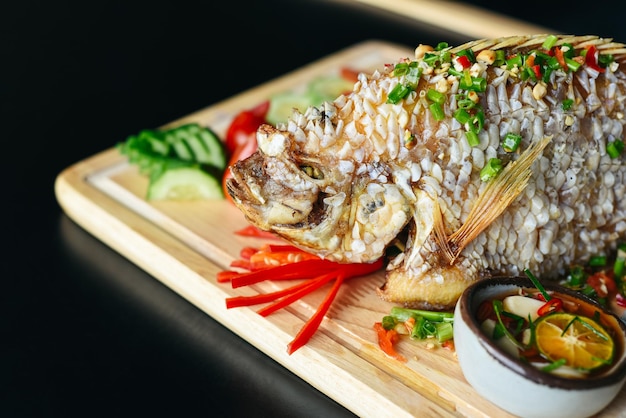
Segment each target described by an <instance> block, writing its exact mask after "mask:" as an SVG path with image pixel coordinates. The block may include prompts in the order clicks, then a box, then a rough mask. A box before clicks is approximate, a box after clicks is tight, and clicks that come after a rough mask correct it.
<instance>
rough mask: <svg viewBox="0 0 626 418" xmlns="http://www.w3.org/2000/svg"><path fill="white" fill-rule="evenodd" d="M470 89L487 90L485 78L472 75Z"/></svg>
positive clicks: (480, 91)
mask: <svg viewBox="0 0 626 418" xmlns="http://www.w3.org/2000/svg"><path fill="white" fill-rule="evenodd" d="M470 90H474V91H477V92H479V93H482V92H484V91H485V90H487V79H486V78H484V77H474V78H472V87H471V88H470Z"/></svg>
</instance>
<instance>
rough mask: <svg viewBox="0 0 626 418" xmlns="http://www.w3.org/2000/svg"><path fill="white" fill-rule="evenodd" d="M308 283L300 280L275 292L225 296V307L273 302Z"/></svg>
mask: <svg viewBox="0 0 626 418" xmlns="http://www.w3.org/2000/svg"><path fill="white" fill-rule="evenodd" d="M309 285H310V283H309V282H302V283H299V284H297V285H294V286H291V287H288V288H286V289H283V290H277V291H275V292H270V293H262V294H258V295H253V296H233V297H230V298H226V308H227V309H230V308H239V307H241V306H251V305H258V304H260V303H267V302H273V301H275V300H276V299H278V298H281V297H283V296H285V295H289V294H293V293H295V292H297V291H298V290H300V289H302V288H303V287H307V286H309Z"/></svg>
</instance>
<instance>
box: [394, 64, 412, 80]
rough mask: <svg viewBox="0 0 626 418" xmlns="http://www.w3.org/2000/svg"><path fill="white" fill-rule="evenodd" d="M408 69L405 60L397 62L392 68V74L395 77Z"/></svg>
mask: <svg viewBox="0 0 626 418" xmlns="http://www.w3.org/2000/svg"><path fill="white" fill-rule="evenodd" d="M408 71H409V64H408V63H406V62H399V63H397V64H396V66H395V67H394V68H393V75H394V76H396V77H400V76H401V75H404V74H406V73H407V72H408Z"/></svg>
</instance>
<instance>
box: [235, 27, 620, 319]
mask: <svg viewBox="0 0 626 418" xmlns="http://www.w3.org/2000/svg"><path fill="white" fill-rule="evenodd" d="M551 38H552V37H551V36H549V35H534V36H513V37H505V38H498V39H492V40H488V39H482V40H476V41H472V42H468V43H466V44H464V45H460V46H457V47H452V48H446V47H444V48H442V49H441V50H436V49H434V48H432V47H428V46H424V45H420V46H418V48H416V57H415V58H411V59H409V58H406V57H399V59H398V62H397V63H394V64H396V65H395V66H394V65H386V66H385V67H384V68H381V69H379V70H377V71H374V72H373V73H372V74H369V75H368V74H360V75H359V78H358V81H357V82H356V84H355V85H354V89H353V91H352V92H351V93H349V94H345V95H341V96H340V97H338V98H337V99H336V100H334V101H333V102H332V103H330V102H327V103H324V104H323V105H322V106H320V107H319V108H315V107H312V108H309V109H307V110H306V111H305V112H304V113H301V112H298V111H294V114H293V115H292V117H291V118H290V119H289V120H288V121H287V122H286V123H284V124H279V125H277V126H275V127H274V126H270V125H263V126H261V127H260V128H259V131H258V132H257V141H258V144H259V149H258V151H257V152H256V153H255V154H253V155H252V156H251V157H249V158H248V159H246V160H243V161H240V162H238V163H236V164H235V165H233V166H232V167H231V171H232V173H233V178H232V179H231V180H230V181H229V182H228V190H229V193H230V195H231V196H232V197H233V200H234V202H235V204H236V205H237V207H238V208H239V209H240V210H241V211H242V212H243V213H244V215H245V216H246V218H247V219H248V220H249V221H250V222H251V223H252V224H254V225H256V226H257V227H259V228H261V229H263V230H267V231H272V232H274V233H275V234H276V235H278V236H280V237H282V238H284V239H286V240H288V241H289V242H291V243H293V244H294V245H296V246H298V247H300V248H302V249H304V250H306V251H310V252H312V253H315V254H317V255H319V256H321V257H324V258H328V259H331V260H334V261H338V262H345V263H366V262H373V261H375V260H377V259H379V258H380V257H384V256H385V255H386V252H387V249H388V248H389V246H390V245H392V243H395V242H396V241H397V239H398V238H402V239H404V240H405V242H404V243H403V245H401V246H400V250H402V251H401V252H400V254H398V255H395V254H394V256H393V258H390V260H389V262H388V264H387V268H386V279H385V280H386V281H385V283H384V284H383V285H382V286H381V288H380V289H378V294H379V296H380V297H381V298H383V299H385V300H387V301H390V302H394V303H399V304H402V305H404V306H409V307H417V308H427V309H450V308H451V307H452V306H453V305H454V304H455V303H456V300H457V299H458V297H459V295H460V293H461V292H462V291H463V290H464V289H465V288H466V287H467V286H468V285H469V284H471V283H472V282H474V281H476V280H480V279H485V278H489V277H492V276H494V275H519V274H520V272H522V271H523V270H524V269H530V270H531V271H533V272H534V273H535V274H536V275H539V276H541V277H545V278H557V277H559V276H562V275H563V274H565V272H566V271H567V269H568V268H569V266H570V265H571V264H572V263H575V262H576V263H584V262H585V261H586V260H588V258H589V257H590V255H592V254H595V253H600V252H606V251H609V250H611V249H614V248H615V247H616V245H617V244H618V243H619V242H620V241H622V240H624V239H626V199H624V195H625V193H626V190H625V187H626V186H625V185H624V182H623V180H624V178H625V177H626V164H625V163H624V156H622V155H617V156H610V155H609V153H608V152H607V147H610V146H612V145H614V142H615V141H621V140H622V135H623V130H624V123H626V121H625V120H624V113H625V112H624V105H625V101H626V75H625V74H624V72H623V68H622V65H623V63H624V61H625V59H626V58H625V57H626V48H625V47H624V45H622V44H620V43H616V42H613V41H612V40H611V39H603V38H600V37H597V36H592V35H588V36H573V35H561V36H558V37H556V39H553V41H555V42H553V43H551V45H550V46H548V47H547V48H549V49H550V53H551V54H553V55H554V56H557V55H558V54H559V53H560V52H564V53H566V54H569V53H568V52H567V51H568V48H570V47H571V48H573V50H574V51H575V53H576V55H568V57H567V58H568V59H569V60H570V61H569V64H570V67H563V68H561V67H554V66H553V67H550V68H548V64H547V62H548V57H549V56H548V55H547V54H544V55H542V54H541V52H544V51H543V50H542V49H541V48H542V46H543V45H544V42H546V41H547V40H549V39H551ZM590 47H591V48H592V49H589V48H590ZM469 49H471V50H472V51H473V53H474V56H475V57H476V58H477V59H476V60H475V62H472V63H471V66H470V67H469V68H467V69H464V68H461V67H459V65H460V63H461V61H457V59H458V57H459V56H461V55H464V54H466V52H467V50H469ZM594 49H595V50H597V51H598V53H599V54H604V55H610V56H612V58H613V62H612V63H609V64H608V65H607V67H606V68H604V69H601V71H599V70H598V67H597V64H595V65H592V64H594V62H593V60H591V58H589V59H587V58H585V57H584V56H580V55H578V54H580V51H585V50H586V51H591V52H588V53H589V54H590V55H591V54H593V51H594ZM499 50H503V51H504V52H505V56H506V57H507V58H508V57H514V56H515V54H519V55H520V56H523V59H524V60H526V62H529V60H530V61H532V60H536V61H535V62H537V60H545V61H543V63H542V64H537V66H538V67H532V66H531V67H528V68H526V67H524V65H525V64H523V63H522V64H521V65H517V66H511V65H506V63H504V62H502V63H495V62H493V61H492V58H493V57H496V56H497V53H496V51H499ZM531 55H533V56H532V58H531ZM434 58H436V60H435V64H432V61H431V59H434ZM494 59H495V58H494ZM555 59H556V58H555ZM590 60H591V61H590ZM402 65H411V66H413V67H412V68H414V67H419V69H420V71H421V74H420V75H419V80H417V82H416V84H412V85H410V86H409V88H408V91H409V92H408V94H407V95H405V96H404V97H402V98H401V99H400V100H395V99H394V100H389V98H390V97H391V96H392V95H393V94H394V93H393V92H394V91H395V90H394V89H397V88H399V87H398V86H407V85H409V84H408V83H409V82H410V81H411V82H414V81H415V80H414V79H410V78H409V75H407V74H398V73H396V71H397V70H396V69H395V68H396V67H398V68H399V67H401V66H402ZM572 67H574V68H575V70H571V69H570V68H572ZM578 67H579V68H578ZM536 71H540V72H542V71H543V73H541V74H540V75H541V76H542V77H543V75H544V74H545V73H549V79H546V80H538V79H534V75H536V74H537V73H536ZM530 72H533V73H532V74H530ZM533 74H534V75H533ZM471 77H474V79H472V82H474V81H476V82H478V84H480V80H481V79H483V80H485V81H486V86H485V89H484V91H479V92H478V93H472V92H470V88H468V87H467V88H466V87H464V84H462V81H464V80H468V79H471ZM546 77H547V76H546ZM429 89H433V90H436V91H438V92H439V93H440V94H443V96H444V100H443V104H442V105H441V106H442V107H441V113H442V116H441V118H440V117H437V116H436V114H435V113H433V112H435V110H436V107H433V100H432V99H429V96H428V95H429V93H427V92H428V91H429ZM565 99H571V100H572V105H571V107H570V108H569V109H563V103H564V100H565ZM468 100H471V101H472V102H471V103H470V102H469V101H468ZM466 106H467V109H469V112H470V116H471V117H472V118H473V119H471V120H472V122H471V123H472V124H473V125H468V124H467V123H464V122H459V120H457V117H456V116H455V115H456V112H457V111H458V109H460V108H461V107H463V108H465V107H466ZM481 114H482V115H483V116H484V123H482V126H481V122H480V120H479V118H478V117H479V116H480V115H481ZM468 131H474V132H475V133H476V143H472V144H470V143H469V140H468V138H470V135H471V133H469V134H468ZM509 132H511V133H515V134H519V135H520V136H521V143H520V146H519V149H518V150H516V151H514V152H506V151H505V150H504V149H503V148H502V146H501V145H500V143H501V141H502V139H503V138H504V136H505V135H506V134H507V133H509ZM492 159H498V161H500V162H501V163H502V166H503V167H504V168H503V169H502V171H501V172H500V173H498V174H497V175H496V176H492V178H487V179H481V170H482V169H483V167H485V165H487V164H489V163H490V162H493V161H494V160H492ZM278 168H280V169H278ZM305 168H307V169H305ZM308 168H315V170H310V169H308ZM312 172H314V173H317V174H316V175H315V176H314V177H311V176H310V173H312ZM374 186H375V187H374ZM295 189H297V196H296V197H292V196H293V193H294V190H295ZM381 190H384V193H383V192H381ZM373 202H375V203H376V204H372V203H373ZM355 214H356V215H355Z"/></svg>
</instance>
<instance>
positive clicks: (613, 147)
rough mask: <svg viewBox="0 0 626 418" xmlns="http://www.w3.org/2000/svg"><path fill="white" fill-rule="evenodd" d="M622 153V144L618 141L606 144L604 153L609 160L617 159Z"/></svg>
mask: <svg viewBox="0 0 626 418" xmlns="http://www.w3.org/2000/svg"><path fill="white" fill-rule="evenodd" d="M622 151H624V143H623V142H622V141H621V140H619V139H616V140H615V141H613V142H609V143H608V144H606V152H607V154H609V157H611V158H617V157H619V155H620V154H621V153H622Z"/></svg>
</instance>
